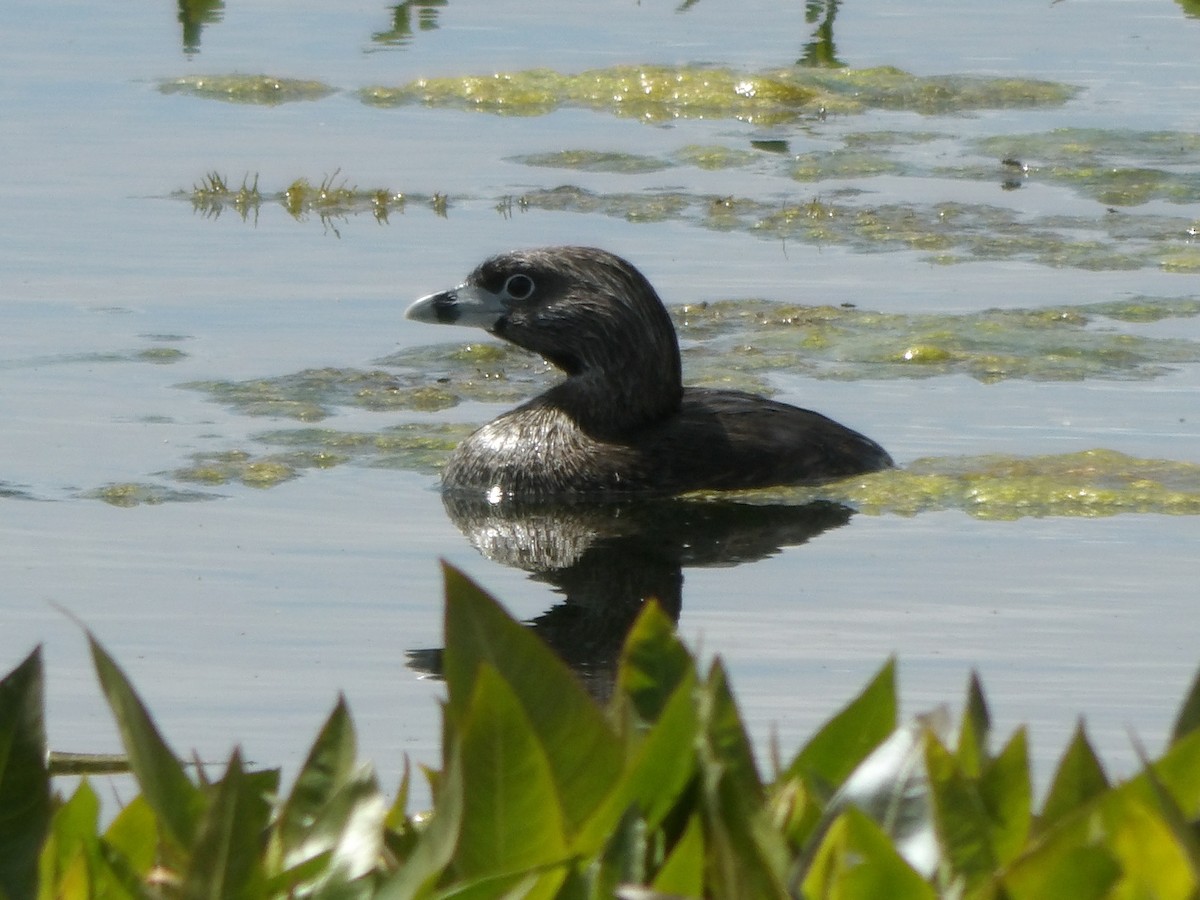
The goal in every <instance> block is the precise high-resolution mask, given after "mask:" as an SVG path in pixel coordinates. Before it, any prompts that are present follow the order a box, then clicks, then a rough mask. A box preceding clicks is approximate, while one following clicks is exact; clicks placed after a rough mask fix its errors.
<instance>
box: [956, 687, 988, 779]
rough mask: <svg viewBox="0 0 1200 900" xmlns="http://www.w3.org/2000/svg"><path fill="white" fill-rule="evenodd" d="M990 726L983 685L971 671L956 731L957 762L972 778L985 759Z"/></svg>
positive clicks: (976, 774)
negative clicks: (959, 722)
mask: <svg viewBox="0 0 1200 900" xmlns="http://www.w3.org/2000/svg"><path fill="white" fill-rule="evenodd" d="M991 727H992V717H991V714H990V713H989V712H988V706H987V700H986V699H985V697H984V696H983V685H982V684H981V683H980V681H979V673H978V672H974V671H973V672H971V680H970V683H969V684H968V686H967V704H966V709H965V710H964V711H963V718H962V726H961V727H960V729H959V733H958V764H959V766H961V767H962V770H963V771H964V772H965V773H966V774H967V775H970V776H971V777H972V778H975V777H978V775H979V773H980V772H981V771H983V766H984V764H985V762H986V761H987V758H988V749H987V742H988V732H989V731H990V730H991Z"/></svg>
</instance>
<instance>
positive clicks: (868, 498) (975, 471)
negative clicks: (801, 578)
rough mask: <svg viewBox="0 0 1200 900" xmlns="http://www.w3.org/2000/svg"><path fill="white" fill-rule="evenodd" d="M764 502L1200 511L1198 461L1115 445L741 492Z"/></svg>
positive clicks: (936, 463) (915, 465) (997, 510)
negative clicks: (1145, 454)
mask: <svg viewBox="0 0 1200 900" xmlns="http://www.w3.org/2000/svg"><path fill="white" fill-rule="evenodd" d="M738 496H739V497H742V498H743V499H749V500H753V501H754V502H763V503H808V502H812V501H814V500H832V501H835V502H837V503H844V504H846V505H847V506H850V507H853V508H855V509H857V510H859V511H860V512H863V513H866V514H868V515H900V516H914V515H917V514H919V513H922V512H929V511H933V510H947V509H956V510H960V511H962V512H965V513H967V514H968V515H971V516H973V517H975V518H977V519H992V520H1014V519H1022V518H1027V517H1037V518H1043V517H1047V516H1072V517H1077V516H1083V517H1088V518H1095V517H1106V516H1115V515H1119V514H1122V513H1155V514H1159V515H1186V516H1194V515H1200V465H1198V464H1196V463H1187V462H1176V461H1173V460H1163V459H1139V458H1137V457H1132V456H1127V455H1125V454H1123V453H1118V452H1117V451H1115V450H1084V451H1081V452H1078V453H1064V454H1056V455H1050V456H1007V455H1001V454H996V455H989V456H965V457H957V456H956V457H943V458H936V459H934V458H930V459H918V460H915V461H914V462H912V463H909V464H908V465H906V466H904V467H903V468H900V469H893V470H890V471H887V472H880V473H875V474H872V475H866V476H863V477H862V478H857V479H848V480H846V481H841V482H837V483H835V484H830V485H822V486H820V487H811V488H809V487H784V488H770V489H765V490H761V491H753V492H739V494H738Z"/></svg>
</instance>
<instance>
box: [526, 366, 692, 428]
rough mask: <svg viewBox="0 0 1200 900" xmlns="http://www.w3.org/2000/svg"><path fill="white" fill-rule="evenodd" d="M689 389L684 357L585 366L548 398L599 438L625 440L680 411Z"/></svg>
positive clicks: (549, 393) (548, 392)
mask: <svg viewBox="0 0 1200 900" xmlns="http://www.w3.org/2000/svg"><path fill="white" fill-rule="evenodd" d="M682 396H683V386H682V380H681V376H680V370H679V356H678V353H676V354H674V355H673V358H672V359H660V358H652V359H648V360H644V361H641V362H640V363H639V362H638V361H635V360H623V361H621V362H620V363H619V364H617V365H616V366H614V367H605V368H599V367H594V366H591V367H585V368H584V369H583V370H582V371H580V372H577V373H576V374H574V375H571V376H570V377H568V378H567V379H566V380H565V381H563V382H562V383H561V384H558V385H556V386H555V387H553V388H551V389H550V390H549V391H547V392H546V394H545V395H544V398H545V400H546V401H547V402H549V403H551V404H553V405H554V406H556V407H558V408H559V409H561V410H563V411H564V412H566V413H567V414H568V415H570V416H571V418H572V419H574V420H575V421H576V422H577V423H578V424H579V426H580V428H582V429H583V430H584V431H586V432H588V433H589V434H591V435H592V436H593V437H595V438H597V439H601V440H603V439H619V438H621V437H623V436H625V435H627V434H629V433H630V432H633V431H636V430H637V429H639V428H643V427H645V426H647V425H650V424H652V423H654V422H657V421H660V420H662V419H665V418H667V417H668V416H670V415H673V414H674V413H675V412H677V411H678V409H679V404H680V400H681V398H682Z"/></svg>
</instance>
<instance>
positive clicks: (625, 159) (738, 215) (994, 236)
mask: <svg viewBox="0 0 1200 900" xmlns="http://www.w3.org/2000/svg"><path fill="white" fill-rule="evenodd" d="M1081 134H1082V135H1087V136H1091V142H1090V143H1088V144H1087V145H1086V150H1081V149H1079V147H1078V145H1079V143H1080V141H1079V136H1080V135H1081ZM1049 137H1054V138H1056V140H1055V141H1048V136H1047V135H1028V136H1016V137H1011V138H1010V137H1003V138H989V139H985V140H981V141H976V142H974V143H973V144H972V145H971V147H970V148H964V147H962V146H961V144H960V143H957V142H953V139H952V138H950V137H949V136H947V135H942V134H937V133H933V132H912V133H905V132H895V131H883V132H856V133H852V134H849V135H846V136H845V137H844V139H843V146H842V147H835V148H832V149H827V150H820V151H807V152H803V153H798V154H792V153H789V152H780V150H779V148H778V147H766V148H765V147H760V146H756V145H758V144H764V143H765V144H771V143H773V142H769V141H768V142H761V141H760V142H754V141H752V142H751V149H746V148H745V147H744V146H723V145H720V144H708V145H692V146H686V147H683V148H681V149H679V150H677V151H674V152H673V153H670V154H666V155H663V156H660V157H656V156H649V155H645V154H632V153H623V152H614V151H595V150H589V149H587V148H573V149H569V150H556V151H553V152H549V153H535V154H527V155H524V156H520V157H516V158H514V161H516V162H521V163H524V164H526V165H531V166H538V167H553V168H561V169H568V170H576V171H581V172H605V173H609V174H612V175H617V176H620V175H634V174H645V173H648V172H654V171H659V170H663V169H668V168H673V167H680V166H690V167H694V168H699V169H705V170H709V171H721V170H729V169H747V168H752V169H753V170H754V172H755V173H761V174H765V175H781V176H785V177H788V178H791V179H793V180H794V181H796V182H798V183H800V184H803V185H805V190H806V191H813V192H814V193H812V194H809V195H807V196H801V197H799V198H796V199H788V200H785V201H782V202H781V201H780V199H779V197H778V196H777V194H775V193H774V192H772V196H771V197H769V198H759V197H754V196H744V195H740V194H737V193H728V194H715V195H714V194H701V193H696V192H689V191H684V190H679V189H673V190H631V191H608V192H604V193H597V192H594V191H590V190H586V189H584V188H582V187H579V186H576V185H560V186H556V187H554V188H549V189H533V190H527V191H525V192H524V193H522V194H519V195H517V196H515V197H514V196H512V195H505V196H504V197H500V198H478V197H469V196H464V197H462V198H461V199H462V200H463V201H466V202H471V201H485V202H489V203H491V204H492V205H493V206H494V207H495V209H496V210H497V211H498V212H499V213H500V214H501V215H505V216H507V215H511V213H512V211H513V209H514V208H519V209H520V210H521V211H522V212H530V211H533V210H542V211H553V212H576V213H582V214H586V215H596V214H599V215H604V216H610V217H614V218H621V219H624V220H626V221H631V222H638V221H642V222H662V221H680V222H685V223H689V224H693V225H697V226H699V227H702V228H709V229H714V230H720V231H740V232H743V233H747V234H754V235H757V236H760V237H763V238H769V239H771V240H787V241H801V242H805V243H810V244H818V245H825V244H837V245H842V246H848V247H851V248H853V249H855V250H859V251H862V252H889V251H894V250H909V251H918V252H921V253H924V254H926V256H927V258H928V259H929V260H930V261H933V262H936V263H938V264H944V265H948V264H953V263H959V262H969V261H975V260H1006V259H1019V260H1030V261H1034V262H1037V263H1040V264H1043V265H1049V266H1055V267H1073V268H1080V269H1089V270H1100V271H1102V270H1121V269H1138V268H1161V269H1163V270H1164V271H1168V272H1180V273H1190V272H1195V271H1196V270H1197V269H1198V268H1200V263H1198V261H1197V253H1198V252H1200V251H1197V249H1196V247H1195V246H1193V245H1194V243H1195V240H1196V237H1197V236H1198V235H1200V222H1197V220H1195V219H1193V218H1188V217H1185V216H1167V215H1161V214H1152V213H1133V212H1128V211H1121V210H1119V209H1118V208H1117V207H1127V206H1131V205H1137V204H1141V203H1143V202H1145V201H1146V200H1148V199H1155V198H1158V199H1167V200H1172V201H1175V202H1178V203H1184V202H1193V201H1194V200H1196V199H1197V198H1200V155H1197V152H1196V151H1195V149H1194V145H1195V141H1194V140H1191V139H1189V136H1188V135H1178V134H1176V133H1143V132H1129V131H1126V132H1095V133H1093V132H1086V131H1085V132H1078V131H1069V132H1064V133H1060V132H1051V133H1050V134H1049ZM1072 138H1073V139H1072ZM933 141H947V142H948V146H947V148H946V151H945V152H944V153H937V154H929V153H924V152H922V153H912V152H908V153H906V152H904V151H905V150H906V148H911V147H914V146H915V147H921V146H923V145H925V144H928V143H930V142H933ZM1047 147H1048V149H1046V148H1047ZM785 150H786V147H785ZM1039 150H1041V151H1042V152H1043V153H1045V154H1046V155H1047V156H1049V157H1050V158H1051V159H1052V160H1053V161H1052V162H1051V163H1050V164H1048V165H1041V164H1037V163H1033V162H1030V161H1028V160H1029V159H1030V157H1023V159H1024V160H1025V161H1023V160H1022V158H1018V157H1017V156H1012V155H1005V156H1000V154H1002V153H1010V152H1011V153H1019V152H1021V151H1025V152H1027V153H1033V154H1036V153H1037V152H1038V151H1039ZM1143 152H1144V153H1145V154H1146V156H1145V158H1143V157H1140V156H1137V155H1136V154H1139V153H1143ZM953 153H958V154H960V155H964V156H968V157H969V156H971V155H972V154H973V153H979V154H982V155H984V156H990V157H995V158H994V160H993V161H989V162H975V161H971V162H963V163H962V164H959V165H953V166H947V165H945V164H943V163H940V162H939V163H938V164H936V165H935V164H932V163H931V160H935V159H937V160H940V159H942V158H944V157H945V156H946V155H947V154H953ZM1055 154H1057V155H1055ZM1155 159H1166V160H1167V161H1166V162H1164V163H1163V165H1164V166H1170V167H1171V168H1166V169H1162V170H1157V169H1152V168H1150V167H1148V166H1147V165H1146V161H1147V160H1149V161H1153V160H1155ZM1131 160H1135V161H1138V164H1137V165H1131V163H1130V161H1131ZM1156 173H1157V174H1156ZM335 176H336V173H335ZM890 178H916V179H939V180H946V179H951V180H957V181H969V182H984V183H991V184H994V185H996V186H997V187H998V188H999V189H1000V192H1001V193H1003V192H1010V191H1013V190H1019V189H1020V188H1021V187H1022V186H1024V185H1026V184H1028V183H1030V182H1031V181H1036V180H1039V179H1041V180H1049V181H1052V182H1054V183H1055V184H1061V185H1063V186H1066V187H1069V188H1071V189H1072V190H1076V191H1078V192H1080V193H1081V194H1083V195H1084V196H1087V197H1089V198H1094V199H1096V200H1098V201H1099V202H1100V203H1104V204H1107V206H1105V207H1098V208H1097V209H1096V210H1095V212H1094V213H1092V214H1074V215H1061V214H1053V213H1042V214H1030V213H1029V212H1028V211H1027V210H1024V209H1022V208H1020V207H1019V205H1018V206H1012V205H1009V204H1006V203H1003V202H1000V200H1001V198H1000V197H999V196H998V197H997V202H994V203H978V202H974V203H967V202H962V201H958V200H938V199H936V198H931V199H930V200H928V201H895V200H893V201H888V202H878V201H877V197H878V196H879V194H880V193H881V192H882V193H883V194H884V195H886V194H887V193H888V189H887V185H886V184H883V185H880V186H879V187H878V188H877V187H876V184H877V181H876V180H877V179H879V180H883V179H890ZM828 181H835V182H838V184H837V186H836V188H835V189H834V190H831V191H826V192H817V191H818V189H819V187H820V186H821V185H822V184H823V183H825V182H828ZM845 181H853V182H856V185H855V186H854V187H848V186H846V185H844V184H842V183H841V182H845ZM737 184H738V186H739V188H742V189H744V188H745V184H746V181H745V179H741V180H739V181H738V182H737ZM176 196H179V197H182V198H186V199H189V200H190V201H191V203H192V205H193V208H194V209H196V210H197V211H199V212H201V213H203V214H204V215H207V216H211V217H214V218H215V217H217V216H219V215H220V214H221V212H222V211H223V210H225V209H226V208H232V209H234V210H235V211H236V212H237V214H238V215H239V216H240V217H241V218H242V219H243V220H245V221H249V220H251V218H253V220H254V221H257V216H258V213H259V209H260V207H261V206H262V204H263V202H264V200H270V201H271V202H273V203H275V204H277V205H279V206H282V207H283V208H284V209H286V210H287V211H288V213H289V214H290V215H292V216H293V217H294V218H296V219H297V220H299V221H303V220H305V219H306V218H307V217H308V215H309V214H315V215H316V216H318V217H319V218H320V221H321V222H322V223H324V224H325V225H326V226H327V227H330V226H332V224H333V223H334V222H335V221H336V220H337V219H342V218H346V217H349V216H352V215H359V214H361V213H364V212H370V213H371V214H372V216H373V217H374V218H375V219H376V220H377V221H379V222H381V223H386V221H387V217H388V215H389V213H390V212H395V211H400V212H403V211H404V209H405V206H406V204H407V203H409V202H411V203H415V204H419V205H421V206H424V207H427V208H430V209H432V210H433V211H434V212H435V213H436V214H437V215H439V216H446V215H447V214H448V211H449V209H450V204H449V201H448V198H447V197H446V196H445V195H443V194H440V193H437V192H435V193H433V194H432V195H430V194H403V193H397V192H394V191H392V190H390V189H387V188H369V189H360V188H357V187H349V186H348V185H346V184H345V183H337V182H336V181H335V177H327V178H325V179H323V180H322V181H321V182H320V183H319V184H317V185H314V184H312V183H310V182H309V181H307V180H306V179H303V178H300V179H296V180H295V181H294V182H293V183H292V184H291V185H290V186H289V187H288V188H286V189H285V190H282V191H277V192H275V193H273V194H270V195H266V196H264V195H263V194H262V193H260V191H259V188H258V183H257V179H255V180H254V181H253V182H252V183H248V181H247V180H246V179H243V181H242V184H241V186H240V187H238V188H233V187H232V186H231V184H230V183H229V182H227V181H226V179H225V178H224V177H223V176H221V175H219V174H217V173H210V174H209V175H207V176H205V178H204V179H202V181H201V182H200V183H199V184H197V185H195V186H194V187H193V189H192V190H191V191H190V192H178V193H177V195H176ZM331 230H332V231H333V232H334V233H335V234H336V233H338V232H337V229H336V228H335V227H334V228H332V229H331Z"/></svg>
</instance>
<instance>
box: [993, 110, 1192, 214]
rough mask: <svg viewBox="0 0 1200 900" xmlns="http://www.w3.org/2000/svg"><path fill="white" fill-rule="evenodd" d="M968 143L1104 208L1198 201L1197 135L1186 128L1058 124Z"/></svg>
mask: <svg viewBox="0 0 1200 900" xmlns="http://www.w3.org/2000/svg"><path fill="white" fill-rule="evenodd" d="M973 146H974V147H975V149H976V150H977V151H978V152H979V153H981V154H984V155H986V156H994V157H997V158H1002V159H1007V160H1010V161H1012V162H1013V163H1015V164H1017V165H1019V167H1020V170H1021V173H1022V176H1023V177H1024V178H1028V179H1036V180H1041V181H1048V182H1051V183H1054V184H1060V185H1065V186H1067V187H1070V188H1072V189H1074V190H1077V191H1079V192H1080V193H1082V194H1085V195H1086V196H1089V197H1092V198H1094V199H1096V200H1098V201H1099V202H1101V203H1105V204H1108V205H1110V206H1137V205H1139V204H1142V203H1146V202H1147V201H1150V200H1166V201H1168V202H1171V203H1196V202H1198V201H1200V135H1197V134H1194V133H1190V132H1178V131H1132V130H1127V129H1098V128H1096V129H1092V128H1061V129H1057V130H1055V131H1048V132H1040V133H1035V134H1015V135H1000V136H996V137H990V138H983V139H980V140H977V141H975V142H974V145H973Z"/></svg>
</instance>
